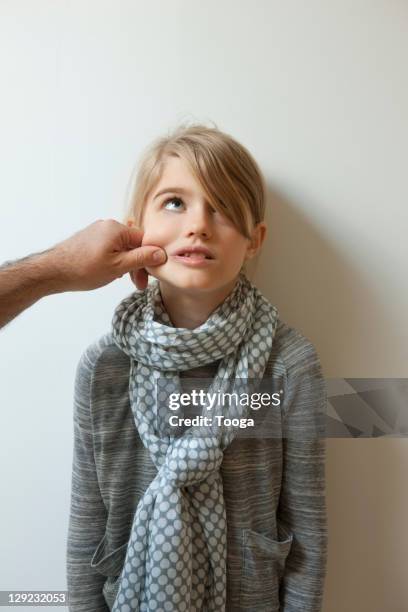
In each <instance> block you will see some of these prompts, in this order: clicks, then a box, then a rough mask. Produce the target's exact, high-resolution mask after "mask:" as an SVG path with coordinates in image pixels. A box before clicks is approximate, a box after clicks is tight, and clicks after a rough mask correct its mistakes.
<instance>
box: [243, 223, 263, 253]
mask: <svg viewBox="0 0 408 612" xmlns="http://www.w3.org/2000/svg"><path fill="white" fill-rule="evenodd" d="M266 231H267V226H266V223H265V222H264V221H261V222H260V223H258V224H257V225H256V226H255V227H254V229H253V231H252V237H251V240H250V243H249V245H248V248H247V252H246V255H245V259H251V258H252V257H254V256H255V255H256V254H257V252H258V251H259V249H260V248H261V246H262V243H263V241H264V240H265V236H266Z"/></svg>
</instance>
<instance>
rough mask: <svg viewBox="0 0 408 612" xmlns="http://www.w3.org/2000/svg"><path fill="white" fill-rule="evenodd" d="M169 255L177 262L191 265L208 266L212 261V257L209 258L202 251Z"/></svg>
mask: <svg viewBox="0 0 408 612" xmlns="http://www.w3.org/2000/svg"><path fill="white" fill-rule="evenodd" d="M171 257H172V258H173V259H174V260H175V261H177V262H179V263H182V264H185V265H186V266H193V267H202V266H209V265H211V264H212V263H213V262H214V259H209V258H208V257H206V256H205V255H204V254H203V253H191V254H189V255H171Z"/></svg>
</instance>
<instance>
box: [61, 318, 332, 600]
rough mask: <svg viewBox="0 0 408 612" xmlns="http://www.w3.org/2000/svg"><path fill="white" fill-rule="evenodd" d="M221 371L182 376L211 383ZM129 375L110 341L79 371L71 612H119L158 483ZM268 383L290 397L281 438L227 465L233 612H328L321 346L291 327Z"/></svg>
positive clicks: (249, 442) (277, 347) (234, 454)
mask: <svg viewBox="0 0 408 612" xmlns="http://www.w3.org/2000/svg"><path fill="white" fill-rule="evenodd" d="M218 363H219V362H218V361H217V362H214V363H212V364H208V365H206V366H204V367H200V368H195V369H193V370H189V371H187V372H182V373H181V377H182V378H183V377H188V378H193V377H206V378H211V377H213V376H214V374H215V372H216V369H217V366H218ZM129 366H130V361H129V357H128V356H127V355H126V354H125V353H123V352H122V351H121V350H119V349H118V348H117V346H116V345H115V344H114V343H113V340H112V336H111V334H110V333H108V334H106V335H104V336H102V338H100V339H99V340H98V341H97V342H95V343H93V344H92V345H90V346H89V347H88V348H87V349H86V350H85V351H84V353H83V354H82V356H81V359H80V361H79V364H78V368H77V372H76V379H75V398H74V417H73V425H74V449H73V464H72V488H71V508H70V517H69V528H68V534H67V584H68V591H69V599H70V605H69V609H70V611H71V612H108V610H111V608H112V604H113V601H114V599H115V595H116V592H117V588H118V577H119V575H120V573H121V570H122V567H123V564H124V559H125V555H126V548H127V543H128V539H129V535H130V530H131V526H132V519H133V515H134V512H135V510H136V507H137V504H138V502H139V500H140V498H141V497H142V496H143V493H144V492H145V490H146V489H147V487H148V486H149V484H150V482H151V481H152V480H153V478H154V477H155V475H156V474H157V470H156V467H155V465H154V464H153V462H152V461H151V459H150V455H149V452H148V450H147V449H146V448H145V447H144V446H143V444H142V442H141V440H140V437H139V434H138V432H137V429H136V427H135V424H134V420H133V415H132V412H131V408H130V402H129V395H128V386H129ZM269 378H271V379H273V380H274V389H273V392H276V391H277V390H280V389H282V390H283V394H282V401H281V404H280V406H278V408H274V410H279V418H280V419H281V423H282V436H279V437H276V436H275V437H269V438H268V437H262V436H259V434H258V437H253V438H248V437H247V438H245V437H237V438H235V439H234V440H233V442H232V443H231V445H230V446H229V447H228V448H227V449H226V450H225V452H224V459H223V462H222V464H221V474H222V479H223V487H224V498H225V505H226V513H227V608H226V610H227V612H277V611H278V610H279V611H280V612H320V611H321V604H322V598H323V589H324V580H325V574H326V560H327V519H326V498H325V450H326V445H325V438H324V433H323V431H324V430H323V429H322V424H321V423H322V421H321V418H322V415H324V414H325V405H326V385H325V382H324V379H323V376H322V372H321V366H320V362H319V358H318V356H317V353H316V350H315V348H314V346H313V345H312V344H311V342H310V341H309V340H308V339H307V338H305V337H304V336H303V335H302V334H300V333H299V332H298V331H296V330H295V329H293V328H290V327H288V326H287V325H286V324H285V323H284V322H282V321H279V325H278V328H277V332H276V335H275V338H274V343H273V350H272V354H271V356H270V359H269V362H268V366H267V369H266V371H265V374H264V379H269ZM276 381H277V382H276ZM271 392H272V391H271ZM164 609H165V608H163V609H162V610H164ZM162 610H160V611H157V612H162Z"/></svg>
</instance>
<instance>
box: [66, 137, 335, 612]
mask: <svg viewBox="0 0 408 612" xmlns="http://www.w3.org/2000/svg"><path fill="white" fill-rule="evenodd" d="M264 212H265V184H264V180H263V177H262V175H261V172H260V170H259V167H258V165H257V163H256V162H255V160H254V159H253V157H252V156H251V155H250V153H249V152H248V150H247V149H246V148H245V147H243V146H242V145H241V144H239V143H238V142H237V141H236V140H235V139H233V138H232V137H231V136H229V135H227V134H225V133H223V132H221V131H220V130H218V129H217V128H208V127H205V126H202V125H193V126H189V127H185V126H182V127H179V128H178V129H176V130H175V131H174V132H173V133H172V134H170V135H169V136H167V137H163V138H160V139H158V140H156V141H155V142H153V144H152V145H151V146H150V147H149V148H148V149H147V150H146V151H145V152H144V155H143V157H142V159H141V160H140V164H139V170H138V174H137V179H136V183H135V189H134V192H133V196H132V198H131V205H130V210H129V215H128V217H129V218H128V220H127V221H128V223H129V224H131V223H135V224H136V225H137V226H138V227H140V228H141V229H142V230H143V232H144V234H143V244H153V245H158V246H160V247H162V248H163V249H164V250H165V251H166V253H167V260H166V262H165V263H164V264H162V265H159V266H157V267H154V268H153V267H152V268H147V273H148V274H149V275H150V278H149V284H148V285H147V287H146V289H145V290H143V291H140V290H138V291H135V292H134V293H132V294H131V295H129V296H128V297H126V298H125V299H124V300H122V302H121V303H120V304H119V305H118V307H117V308H116V310H115V313H114V317H113V321H112V329H111V331H110V332H109V333H107V334H106V335H104V336H103V337H102V338H101V339H99V340H98V341H97V342H95V343H94V344H92V345H91V346H89V347H88V348H87V349H86V351H85V352H84V353H83V355H82V357H81V359H80V362H79V365H78V368H77V373H76V382H75V402H74V453H73V473H72V490H71V491H72V492H71V510H70V521H69V531H68V542H67V582H68V591H69V600H70V607H69V609H70V610H71V611H72V612H107V611H108V610H112V611H113V612H131V611H138V610H140V611H146V612H151V611H156V612H159V611H160V612H164V611H172V612H182V611H186V612H192V611H194V612H196V611H197V612H198V611H203V612H224V611H230V612H235V611H236V612H238V611H245V612H256V611H259V612H272V611H278V610H281V611H283V612H319V611H320V610H321V603H322V598H323V587H324V579H325V572H326V557H327V524H326V500H325V443H324V435H322V429H321V427H320V426H319V425H318V419H319V415H320V416H321V415H322V414H323V413H324V409H325V401H326V390H325V384H324V379H323V376H322V372H321V367H320V362H319V359H318V356H317V354H316V350H315V348H314V346H313V345H312V344H311V342H310V341H309V340H307V339H306V338H305V337H304V336H303V335H302V334H300V333H299V332H298V331H296V330H295V329H293V328H290V327H288V326H287V325H286V324H285V323H284V322H283V321H282V320H281V319H280V317H279V314H278V312H277V309H276V307H275V306H273V305H272V304H271V303H270V302H269V301H268V300H267V299H266V298H265V297H264V296H263V295H262V294H261V293H260V291H259V290H258V289H257V288H256V287H255V286H254V285H253V284H252V283H251V282H250V281H249V280H248V278H247V276H246V274H245V262H246V261H248V260H249V259H251V258H253V257H254V256H255V255H257V254H258V253H259V251H260V248H261V245H262V243H263V241H264V239H265V234H266V224H265V222H264ZM153 277H155V278H153ZM132 278H133V279H134V280H135V278H134V277H132ZM150 281H152V282H150ZM188 377H191V378H192V377H194V378H203V379H204V378H206V377H207V378H208V379H210V380H211V381H212V385H213V389H214V390H215V391H216V390H217V389H219V388H220V387H222V385H223V384H224V383H226V382H227V384H229V383H228V381H231V380H233V379H242V378H244V379H246V380H249V379H259V380H267V379H268V380H269V379H271V380H272V379H273V380H274V381H278V385H277V386H276V387H275V388H274V389H273V391H276V389H278V390H279V391H280V397H281V401H280V404H279V405H278V407H277V408H276V407H273V406H270V407H269V408H268V410H275V411H276V410H278V415H279V419H280V420H281V423H282V432H284V435H282V436H278V437H277V436H274V437H267V436H266V435H265V436H262V431H261V435H259V433H258V434H257V436H256V437H253V438H251V437H239V436H238V435H237V429H236V428H234V427H231V426H228V425H223V424H220V423H219V422H217V423H215V419H213V421H214V422H213V423H212V424H211V425H210V426H209V427H208V428H204V429H202V428H200V427H199V426H198V425H191V427H190V428H188V429H187V430H185V431H184V433H183V434H182V435H176V434H174V435H173V434H172V433H171V427H170V425H169V412H166V410H165V409H164V408H163V405H162V404H163V402H161V403H160V397H162V396H161V395H160V393H158V389H159V388H161V384H162V383H163V382H164V385H165V388H166V389H167V391H169V390H174V389H179V388H181V387H180V386H179V385H180V384H181V380H182V379H183V378H188ZM159 405H160V408H159ZM242 410H243V409H241V413H240V415H241V416H242V415H243V416H248V417H251V414H249V411H248V410H247V411H246V412H245V411H244V412H242ZM222 413H223V414H224V416H228V415H229V416H231V415H232V412H231V409H230V408H229V407H226V406H223V409H222ZM172 414H174V413H172ZM200 414H201V411H200ZM202 414H203V415H204V414H206V415H208V414H209V411H208V410H207V408H206V407H204V408H203V411H202ZM178 416H180V415H178ZM214 423H215V424H214ZM203 432H204V433H205V435H203Z"/></svg>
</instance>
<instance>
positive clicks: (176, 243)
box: [142, 157, 266, 291]
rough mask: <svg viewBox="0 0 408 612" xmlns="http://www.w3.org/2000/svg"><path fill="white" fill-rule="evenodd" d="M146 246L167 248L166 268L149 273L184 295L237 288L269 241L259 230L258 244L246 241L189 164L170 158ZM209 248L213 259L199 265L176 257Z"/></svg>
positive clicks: (149, 208)
mask: <svg viewBox="0 0 408 612" xmlns="http://www.w3.org/2000/svg"><path fill="white" fill-rule="evenodd" d="M142 229H143V230H144V236H143V240H142V244H143V245H146V244H148V245H156V246H160V247H162V248H163V249H164V250H165V251H166V253H167V260H166V262H165V263H164V264H162V265H159V266H154V267H147V268H146V270H147V272H148V273H149V274H151V275H152V276H154V277H155V278H157V279H158V280H159V281H163V282H165V283H168V284H170V285H171V286H173V287H177V288H179V289H184V290H193V291H195V290H198V291H214V290H217V289H220V288H222V287H224V286H226V285H228V284H230V283H231V282H232V281H234V282H235V279H236V278H237V276H238V274H239V271H240V269H241V266H242V264H243V262H244V260H245V259H247V258H249V257H252V256H253V255H254V254H255V253H256V251H257V250H258V248H259V246H260V244H261V243H262V241H263V238H264V236H265V230H266V226H265V224H264V223H261V224H258V226H257V229H256V230H255V232H254V239H253V240H252V241H250V240H248V239H247V238H245V236H243V235H242V234H241V233H240V232H239V231H238V230H237V229H236V228H235V226H234V225H233V224H232V222H231V221H230V220H229V219H227V218H226V217H225V216H224V215H222V214H221V213H219V212H218V211H216V210H215V209H214V208H213V207H212V206H211V205H210V203H209V202H207V201H206V199H205V195H204V193H203V192H202V189H201V186H200V184H199V183H198V182H197V181H196V179H195V177H194V176H193V175H192V174H191V172H190V171H189V169H188V166H187V164H186V162H185V161H184V160H183V159H181V158H178V157H169V158H168V160H167V161H166V165H165V168H164V171H163V174H162V177H161V179H160V181H159V183H158V184H157V185H156V187H155V188H154V189H153V190H152V193H151V194H150V196H149V199H148V201H147V202H146V207H145V210H144V216H143V223H142ZM191 246H200V247H206V248H207V249H209V250H210V251H211V254H212V256H213V259H211V260H204V261H202V262H199V263H198V264H195V263H194V262H193V260H190V263H189V260H188V259H186V258H184V259H181V258H180V257H177V256H176V255H175V252H176V251H178V250H179V249H183V248H185V247H191Z"/></svg>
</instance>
